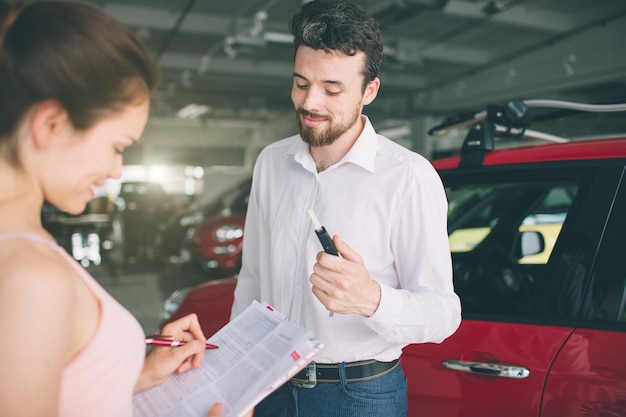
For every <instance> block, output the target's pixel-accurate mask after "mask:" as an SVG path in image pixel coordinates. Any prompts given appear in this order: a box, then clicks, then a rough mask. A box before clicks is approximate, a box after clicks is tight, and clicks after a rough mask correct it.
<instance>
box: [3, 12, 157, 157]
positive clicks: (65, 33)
mask: <svg viewBox="0 0 626 417" xmlns="http://www.w3.org/2000/svg"><path fill="white" fill-rule="evenodd" d="M156 84H157V71H156V68H155V65H154V63H153V61H152V59H151V58H150V56H149V54H148V52H147V51H146V49H145V47H144V45H143V44H142V42H141V40H140V39H139V38H138V37H137V36H136V34H135V33H134V32H133V31H132V30H131V29H130V28H128V27H127V26H125V25H124V24H122V23H121V22H119V21H117V20H115V19H114V18H112V17H111V16H109V15H108V14H106V13H105V12H104V11H102V10H100V9H98V8H97V7H95V6H91V5H88V4H85V3H77V2H69V1H42V2H36V3H30V4H22V3H19V4H10V3H8V2H7V1H6V0H0V147H1V149H2V151H3V152H2V153H3V154H5V156H6V154H7V151H8V153H9V155H10V158H9V159H10V160H11V161H12V162H13V163H19V162H18V156H17V154H16V153H17V151H16V145H15V144H14V143H11V142H13V141H14V138H12V137H13V136H15V135H14V131H15V129H16V127H17V125H18V122H19V120H20V119H21V118H22V116H23V115H24V114H25V113H26V111H27V110H28V109H29V108H30V107H31V106H33V105H34V104H36V103H38V102H41V101H43V100H47V99H54V100H58V101H59V103H61V104H62V105H63V106H64V107H65V109H66V110H67V112H68V114H69V117H70V119H71V121H72V123H73V125H74V127H75V128H77V129H79V130H85V129H88V128H89V127H91V126H93V124H94V123H95V122H97V121H98V120H99V119H101V118H102V117H103V116H105V115H107V114H110V113H114V112H116V111H119V110H121V109H122V108H123V107H124V106H126V105H128V104H130V103H132V102H133V101H137V100H140V99H142V98H149V97H150V96H151V95H152V92H153V91H154V89H155V88H156Z"/></svg>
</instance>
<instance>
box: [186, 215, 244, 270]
mask: <svg viewBox="0 0 626 417" xmlns="http://www.w3.org/2000/svg"><path fill="white" fill-rule="evenodd" d="M245 221H246V214H245V212H244V213H233V214H230V215H222V216H215V217H211V218H209V219H208V220H206V221H204V222H202V223H200V224H199V225H197V226H195V227H193V228H191V229H190V230H189V232H188V235H187V237H186V238H185V240H184V241H183V245H182V252H181V253H182V255H183V256H181V258H183V259H187V260H188V262H189V263H191V264H192V265H194V266H199V267H200V268H201V269H202V270H203V271H204V272H206V273H207V274H208V276H209V277H211V278H215V277H219V276H224V275H229V274H233V273H237V272H239V268H241V246H242V244H243V227H244V224H245Z"/></svg>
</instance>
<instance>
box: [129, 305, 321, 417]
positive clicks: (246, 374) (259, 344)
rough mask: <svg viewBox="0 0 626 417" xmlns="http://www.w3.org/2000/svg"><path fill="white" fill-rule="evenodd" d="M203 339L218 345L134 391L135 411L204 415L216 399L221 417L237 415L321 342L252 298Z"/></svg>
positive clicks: (152, 416) (156, 416)
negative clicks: (195, 364) (191, 365)
mask: <svg viewBox="0 0 626 417" xmlns="http://www.w3.org/2000/svg"><path fill="white" fill-rule="evenodd" d="M207 342H208V343H212V344H214V345H217V346H219V348H218V349H210V350H207V351H206V352H205V355H204V362H203V363H202V366H201V367H200V368H198V369H192V370H190V371H187V372H185V373H184V374H175V375H172V376H171V377H170V378H169V379H168V380H167V381H166V382H164V383H163V384H161V385H159V386H157V387H154V388H151V389H149V390H146V391H143V392H140V393H138V394H136V395H135V396H134V398H133V406H134V417H205V416H206V414H207V412H208V410H209V408H210V407H211V405H213V404H214V403H216V402H221V403H222V404H223V405H224V417H237V416H240V415H242V414H244V413H245V412H247V411H248V410H250V409H251V408H252V407H254V406H255V405H256V404H258V403H259V402H260V401H261V400H262V399H263V398H265V397H266V396H267V395H269V394H270V393H272V392H273V391H274V390H275V389H277V388H278V387H280V386H281V385H282V384H284V383H285V382H286V381H288V380H289V379H290V378H291V377H293V376H294V375H295V374H296V373H298V371H300V370H301V369H303V368H304V367H305V366H306V365H307V364H308V363H309V362H311V361H312V360H313V358H314V357H315V355H316V354H317V352H319V350H320V349H321V348H322V345H321V343H320V342H319V341H317V340H316V339H315V337H314V336H313V334H312V333H311V331H309V330H307V329H305V328H303V327H299V326H297V325H296V324H294V323H292V322H290V321H288V320H287V319H286V318H285V317H284V316H283V315H282V314H281V313H279V312H278V311H275V310H274V309H273V308H272V307H271V306H269V305H267V304H261V303H258V302H256V301H254V302H253V303H252V304H251V305H250V306H249V307H248V308H247V309H246V310H244V311H243V312H242V313H241V314H239V315H238V316H237V317H235V318H234V319H233V320H232V321H231V322H230V323H228V324H227V325H225V326H224V327H223V328H222V329H220V330H219V331H218V332H217V333H215V334H214V335H213V336H211V337H210V338H209V339H208V341H207Z"/></svg>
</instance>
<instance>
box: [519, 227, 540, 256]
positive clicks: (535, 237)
mask: <svg viewBox="0 0 626 417" xmlns="http://www.w3.org/2000/svg"><path fill="white" fill-rule="evenodd" d="M519 248H520V255H521V257H524V256H530V255H536V254H538V253H541V252H543V251H544V249H545V248H546V241H545V239H544V238H543V235H542V234H541V233H540V232H537V231H535V230H529V231H525V232H522V233H521V234H520V237H519Z"/></svg>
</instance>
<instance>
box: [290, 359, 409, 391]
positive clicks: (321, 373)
mask: <svg viewBox="0 0 626 417" xmlns="http://www.w3.org/2000/svg"><path fill="white" fill-rule="evenodd" d="M399 364H400V360H399V359H396V360H395V361H391V362H379V361H377V360H373V359H372V360H366V361H358V362H347V363H345V365H344V366H345V370H346V382H363V381H369V380H372V379H376V378H379V377H381V376H383V375H386V374H388V373H389V372H391V371H393V370H394V369H396V368H397V367H398V365H399ZM340 381H341V379H340V378H339V364H336V363H315V362H311V363H310V364H309V365H308V366H307V367H306V368H304V369H303V370H301V371H300V372H298V373H297V374H296V375H295V376H294V377H293V378H291V380H290V382H291V383H292V384H294V385H297V386H300V387H303V388H312V387H314V386H315V385H316V384H317V383H326V384H336V383H339V382H340Z"/></svg>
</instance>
